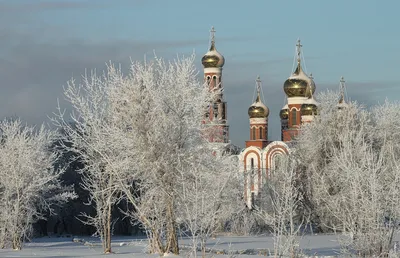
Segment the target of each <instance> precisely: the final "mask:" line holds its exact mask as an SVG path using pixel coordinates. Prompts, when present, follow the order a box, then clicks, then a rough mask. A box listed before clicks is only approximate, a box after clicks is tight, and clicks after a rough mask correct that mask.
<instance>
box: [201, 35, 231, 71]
mask: <svg viewBox="0 0 400 258" xmlns="http://www.w3.org/2000/svg"><path fill="white" fill-rule="evenodd" d="M201 63H202V64H203V66H204V68H211V67H212V68H220V67H223V66H224V64H225V58H224V56H223V55H221V54H220V53H219V52H218V51H217V49H216V48H215V30H214V27H212V29H211V46H210V50H208V52H207V53H206V54H205V55H204V56H203V58H202V59H201Z"/></svg>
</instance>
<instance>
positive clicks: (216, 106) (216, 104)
mask: <svg viewBox="0 0 400 258" xmlns="http://www.w3.org/2000/svg"><path fill="white" fill-rule="evenodd" d="M213 114H214V118H217V117H218V103H214V104H213Z"/></svg>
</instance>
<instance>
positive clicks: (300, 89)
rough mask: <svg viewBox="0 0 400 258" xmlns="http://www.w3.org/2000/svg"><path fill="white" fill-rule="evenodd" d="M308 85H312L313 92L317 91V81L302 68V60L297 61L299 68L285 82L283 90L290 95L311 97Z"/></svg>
mask: <svg viewBox="0 0 400 258" xmlns="http://www.w3.org/2000/svg"><path fill="white" fill-rule="evenodd" d="M308 85H310V86H311V90H312V94H314V92H315V88H316V87H315V83H314V80H312V79H311V78H310V77H308V76H307V74H306V73H305V72H304V71H303V69H302V68H301V64H300V61H299V62H298V63H297V68H296V70H295V71H294V73H293V74H292V75H291V76H290V77H289V78H288V79H287V80H286V81H285V83H284V84H283V90H284V91H285V93H286V95H287V96H288V97H289V98H290V97H307V98H309V97H311V95H310V93H309V92H307V87H308Z"/></svg>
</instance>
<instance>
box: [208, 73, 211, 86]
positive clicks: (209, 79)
mask: <svg viewBox="0 0 400 258" xmlns="http://www.w3.org/2000/svg"><path fill="white" fill-rule="evenodd" d="M210 81H211V76H210V75H207V85H210Z"/></svg>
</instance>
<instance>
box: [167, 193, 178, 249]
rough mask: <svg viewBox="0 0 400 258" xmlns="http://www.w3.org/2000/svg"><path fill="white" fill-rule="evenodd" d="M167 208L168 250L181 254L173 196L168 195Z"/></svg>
mask: <svg viewBox="0 0 400 258" xmlns="http://www.w3.org/2000/svg"><path fill="white" fill-rule="evenodd" d="M166 208H167V210H166V216H167V217H166V220H167V250H166V251H167V252H171V253H173V254H179V245H178V235H177V233H176V222H175V212H174V202H173V199H172V197H168V201H167V207H166Z"/></svg>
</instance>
